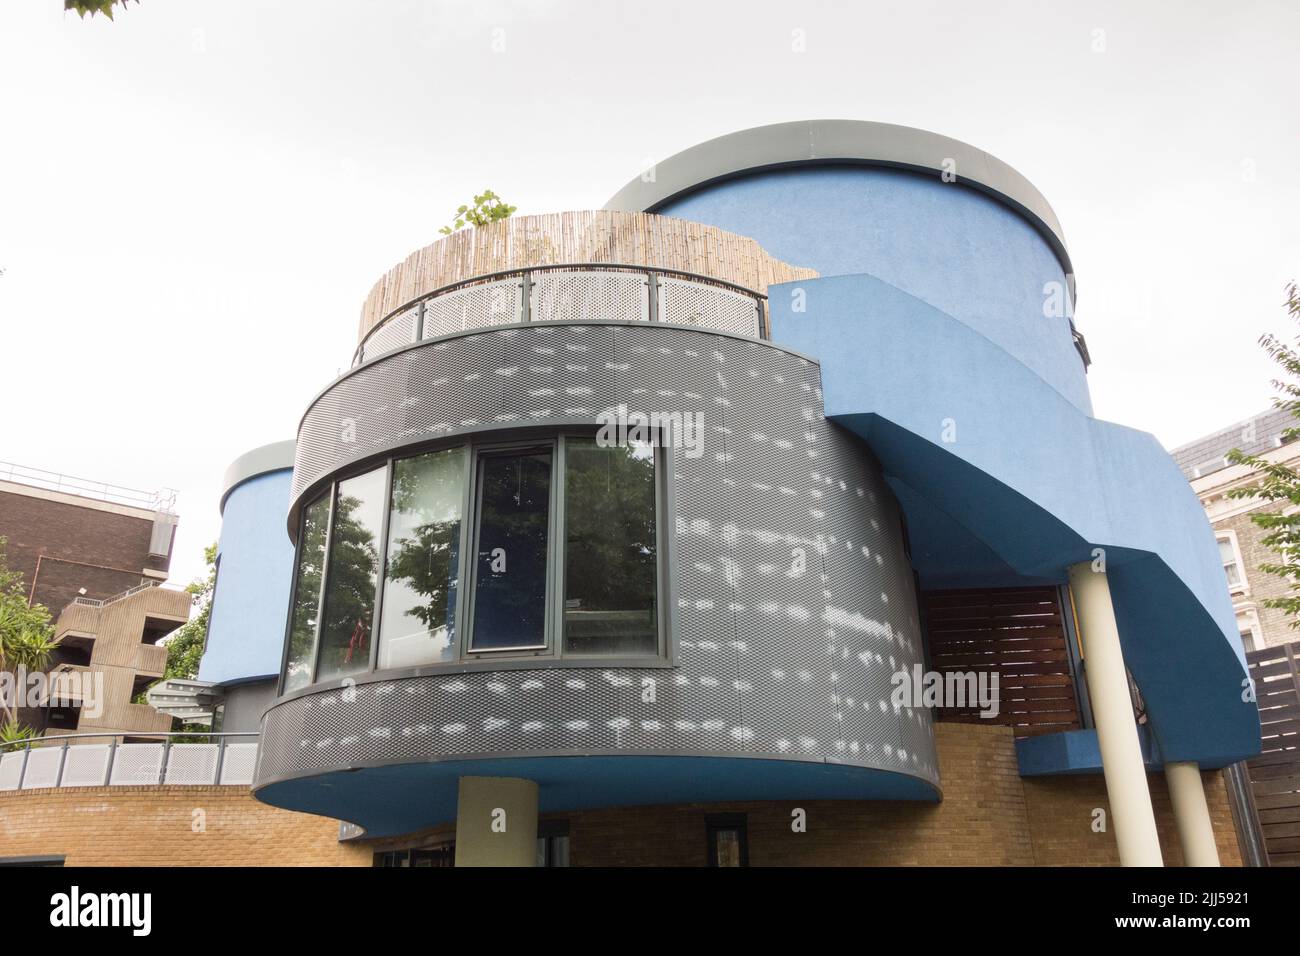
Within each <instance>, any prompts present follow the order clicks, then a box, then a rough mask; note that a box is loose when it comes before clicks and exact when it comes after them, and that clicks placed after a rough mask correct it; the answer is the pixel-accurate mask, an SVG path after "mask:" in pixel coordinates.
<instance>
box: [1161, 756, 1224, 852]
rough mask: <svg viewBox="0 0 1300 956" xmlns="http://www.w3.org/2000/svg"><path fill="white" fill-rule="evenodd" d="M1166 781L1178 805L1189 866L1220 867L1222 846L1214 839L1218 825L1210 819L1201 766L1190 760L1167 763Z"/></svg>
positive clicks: (1177, 818) (1178, 822) (1176, 817)
mask: <svg viewBox="0 0 1300 956" xmlns="http://www.w3.org/2000/svg"><path fill="white" fill-rule="evenodd" d="M1165 783H1166V784H1167V785H1168V786H1169V799H1170V802H1172V803H1173V806H1174V823H1175V824H1176V825H1177V826H1178V841H1179V842H1180V843H1181V844H1182V846H1183V862H1184V863H1185V864H1186V865H1187V866H1218V865H1219V847H1218V845H1217V844H1216V843H1215V842H1214V824H1213V823H1211V822H1210V808H1209V806H1208V805H1207V804H1206V802H1205V786H1204V784H1203V783H1202V782H1201V768H1200V767H1198V766H1197V765H1196V763H1195V762H1194V761H1190V760H1188V761H1182V760H1180V761H1176V762H1174V763H1167V764H1165Z"/></svg>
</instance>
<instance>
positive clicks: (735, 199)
mask: <svg viewBox="0 0 1300 956" xmlns="http://www.w3.org/2000/svg"><path fill="white" fill-rule="evenodd" d="M655 211H656V212H658V213H660V214H662V215H666V216H678V217H680V218H682V219H692V220H695V221H696V222H703V223H707V224H709V225H713V226H717V227H719V228H721V229H726V230H729V231H731V232H735V233H739V234H740V235H742V236H749V237H751V238H753V239H756V240H757V241H758V242H759V244H760V245H762V246H763V248H764V249H765V250H766V251H767V252H769V253H771V254H772V255H774V256H776V257H777V258H779V259H783V260H785V261H786V262H789V263H791V264H792V265H797V266H806V267H808V268H812V269H816V270H817V271H818V272H819V273H820V274H821V275H822V276H834V275H845V274H851V273H864V272H865V273H870V274H871V275H874V276H876V277H877V278H879V279H881V280H883V281H885V282H888V283H889V284H890V285H893V286H895V287H896V288H899V289H902V290H903V291H904V292H908V293H910V294H911V295H914V296H916V297H917V298H918V299H921V300H922V301H924V302H928V303H929V304H930V305H932V306H934V307H935V308H936V309H939V310H940V311H942V312H945V313H947V314H948V315H951V316H953V317H954V318H956V319H959V320H960V321H962V322H964V323H965V324H966V325H968V326H970V327H971V328H972V329H974V330H975V331H976V332H978V333H980V334H981V335H984V336H985V337H987V338H988V339H989V340H990V341H992V342H995V343H997V344H998V345H1000V346H1002V348H1004V349H1006V350H1007V351H1008V352H1009V353H1010V354H1012V355H1014V356H1015V357H1016V358H1018V359H1019V360H1020V361H1021V362H1023V363H1024V364H1025V365H1026V366H1027V367H1028V368H1030V369H1032V370H1033V371H1034V372H1036V373H1037V374H1038V375H1039V377H1040V378H1042V379H1043V381H1045V382H1047V383H1048V384H1049V385H1051V386H1052V387H1053V388H1055V389H1056V390H1057V391H1058V392H1060V393H1061V394H1062V395H1064V396H1065V397H1066V398H1067V399H1068V400H1069V401H1070V402H1072V403H1073V404H1074V405H1076V406H1077V407H1079V408H1080V409H1082V410H1084V411H1089V412H1090V411H1091V409H1092V403H1091V399H1090V398H1089V396H1088V383H1087V378H1086V376H1085V374H1084V368H1083V363H1082V362H1081V361H1080V359H1079V354H1078V352H1077V351H1075V348H1074V342H1073V338H1072V336H1071V333H1070V324H1069V319H1068V318H1067V317H1066V316H1064V315H1058V316H1056V317H1053V318H1048V317H1045V316H1044V314H1043V312H1044V307H1043V306H1044V292H1043V288H1044V286H1045V285H1047V284H1048V283H1057V284H1058V286H1059V287H1061V288H1063V287H1064V285H1065V282H1066V277H1065V273H1064V270H1063V269H1062V268H1061V264H1060V262H1059V261H1058V260H1057V258H1056V255H1055V254H1054V253H1053V252H1052V250H1051V248H1050V247H1049V246H1048V245H1047V243H1046V242H1045V241H1044V240H1043V238H1042V236H1040V235H1039V233H1038V232H1037V231H1036V230H1035V228H1034V227H1033V226H1032V225H1030V224H1029V222H1028V221H1027V220H1025V219H1024V218H1023V217H1022V216H1021V215H1020V214H1019V213H1017V212H1015V211H1014V210H1012V209H1010V208H1009V207H1007V206H1006V205H1004V204H1003V203H1001V202H999V201H998V200H996V199H994V198H992V197H990V196H987V195H985V194H984V193H980V192H977V191H975V190H974V189H971V188H968V187H966V186H962V185H960V184H959V183H944V182H943V181H941V180H940V179H939V177H938V176H937V175H936V176H924V175H921V174H918V173H910V172H905V171H902V170H893V169H884V168H872V167H861V166H856V167H855V166H844V167H840V166H809V167H803V168H798V169H787V170H774V171H770V172H764V173H755V174H751V175H748V176H743V177H741V178H738V179H731V180H726V181H724V182H721V183H716V184H714V185H711V186H706V187H704V188H703V189H700V190H697V191H695V192H692V193H690V194H688V195H686V196H683V197H681V198H678V199H675V200H672V201H670V202H668V203H666V204H665V205H663V206H662V207H660V208H658V209H656V210H655Z"/></svg>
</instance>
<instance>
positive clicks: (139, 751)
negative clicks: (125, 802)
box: [109, 744, 163, 786]
mask: <svg viewBox="0 0 1300 956" xmlns="http://www.w3.org/2000/svg"><path fill="white" fill-rule="evenodd" d="M162 753H163V745H162V744H118V745H117V753H115V754H114V755H113V773H112V777H111V778H110V779H109V783H111V784H113V785H114V786H140V785H141V784H153V783H157V782H158V771H159V770H160V769H161V767H162Z"/></svg>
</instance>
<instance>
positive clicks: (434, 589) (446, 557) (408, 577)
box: [381, 449, 463, 648]
mask: <svg viewBox="0 0 1300 956" xmlns="http://www.w3.org/2000/svg"><path fill="white" fill-rule="evenodd" d="M462 462H463V452H462V451H461V450H460V449H454V450H452V451H451V452H435V453H433V454H431V455H425V456H421V457H419V458H414V459H408V460H406V461H401V462H398V463H397V465H396V468H395V477H394V481H393V505H392V515H391V517H390V518H389V523H390V525H391V526H392V527H393V531H392V533H391V534H390V539H391V540H390V544H389V549H388V551H389V556H388V569H387V572H386V574H387V579H388V581H389V582H390V584H396V585H400V586H402V587H401V588H400V589H399V588H393V589H392V590H391V591H386V592H385V602H384V616H383V623H382V630H383V636H382V638H381V640H382V641H387V640H390V639H392V638H400V637H404V636H409V635H410V634H411V632H412V627H411V621H410V620H408V619H409V618H414V619H416V620H417V621H419V622H420V624H421V625H423V628H424V630H425V631H426V632H427V633H428V634H429V635H431V636H434V637H436V638H438V640H439V643H440V644H441V645H442V646H443V647H444V648H445V647H449V646H451V645H452V644H453V643H454V641H455V618H456V592H457V588H458V586H459V581H458V580H457V574H458V565H459V552H460V503H461V484H462V480H461V478H462V470H461V469H462V467H463V466H462ZM412 521H417V522H419V523H417V524H414V525H412ZM404 529H405V530H404ZM389 594H392V597H391V598H389V597H388V595H389ZM412 595H414V596H415V597H417V598H418V601H416V602H414V603H411V601H410V598H411V596H412ZM399 614H400V618H399V619H397V620H391V619H390V615H399Z"/></svg>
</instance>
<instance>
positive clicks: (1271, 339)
mask: <svg viewBox="0 0 1300 956" xmlns="http://www.w3.org/2000/svg"><path fill="white" fill-rule="evenodd" d="M1286 296H1287V301H1286V310H1287V315H1288V316H1290V317H1291V319H1293V320H1295V321H1297V322H1300V289H1298V288H1297V286H1296V283H1294V282H1292V283H1291V284H1290V285H1288V286H1287V288H1286ZM1259 344H1260V345H1261V346H1262V347H1263V349H1264V351H1266V352H1267V353H1268V354H1269V357H1270V358H1271V359H1273V361H1274V362H1276V363H1277V364H1278V365H1279V366H1281V368H1282V370H1283V372H1284V373H1285V377H1283V378H1277V379H1274V380H1273V387H1274V388H1275V389H1276V390H1277V391H1279V392H1280V393H1281V396H1280V397H1278V398H1274V399H1273V406H1274V407H1275V408H1284V409H1286V410H1287V411H1289V412H1290V413H1291V415H1292V416H1293V417H1295V418H1300V336H1297V337H1296V340H1295V345H1291V344H1288V342H1287V341H1286V340H1284V339H1282V338H1279V337H1278V336H1275V335H1273V334H1272V333H1269V334H1267V335H1264V336H1262V337H1261V338H1260V340H1259ZM1282 437H1283V440H1284V441H1292V440H1294V439H1295V438H1297V437H1300V427H1295V428H1288V429H1286V431H1284V432H1283V433H1282ZM1228 460H1229V461H1231V462H1232V463H1233V464H1237V465H1247V466H1248V467H1250V468H1252V469H1254V470H1255V471H1257V472H1258V473H1259V475H1260V481H1259V483H1258V484H1255V485H1251V486H1250V487H1246V488H1236V489H1233V490H1232V491H1229V492H1228V497H1229V498H1259V499H1262V500H1264V501H1268V502H1277V503H1281V504H1282V508H1281V509H1280V510H1276V511H1259V512H1255V513H1253V514H1251V516H1250V520H1251V521H1252V522H1254V523H1255V524H1256V525H1258V526H1259V527H1260V528H1263V529H1264V530H1265V531H1266V532H1267V534H1265V535H1264V537H1263V538H1261V539H1260V540H1261V542H1262V543H1263V544H1264V545H1265V546H1266V547H1268V548H1271V549H1272V550H1273V551H1275V552H1277V554H1278V556H1279V560H1277V561H1274V562H1271V563H1268V564H1261V565H1260V566H1259V567H1260V570H1261V571H1263V572H1264V573H1266V574H1275V575H1277V576H1278V577H1281V578H1283V579H1285V580H1286V582H1287V584H1288V585H1289V587H1290V589H1291V591H1292V593H1291V594H1290V595H1288V596H1286V597H1279V598H1263V599H1262V601H1261V603H1262V604H1263V605H1264V606H1265V607H1272V608H1277V609H1279V610H1282V611H1285V612H1286V614H1287V615H1288V616H1291V617H1294V618H1296V619H1295V620H1293V621H1292V622H1291V626H1292V627H1300V616H1298V615H1300V473H1298V472H1297V471H1296V470H1295V469H1293V468H1291V467H1289V466H1287V465H1285V464H1282V463H1280V462H1273V461H1269V460H1268V459H1266V458H1262V457H1260V456H1259V455H1246V454H1243V453H1242V451H1241V449H1239V448H1234V449H1233V450H1232V451H1230V452H1229V453H1228ZM1288 511H1291V512H1292V513H1289V514H1288V513H1287V512H1288Z"/></svg>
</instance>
